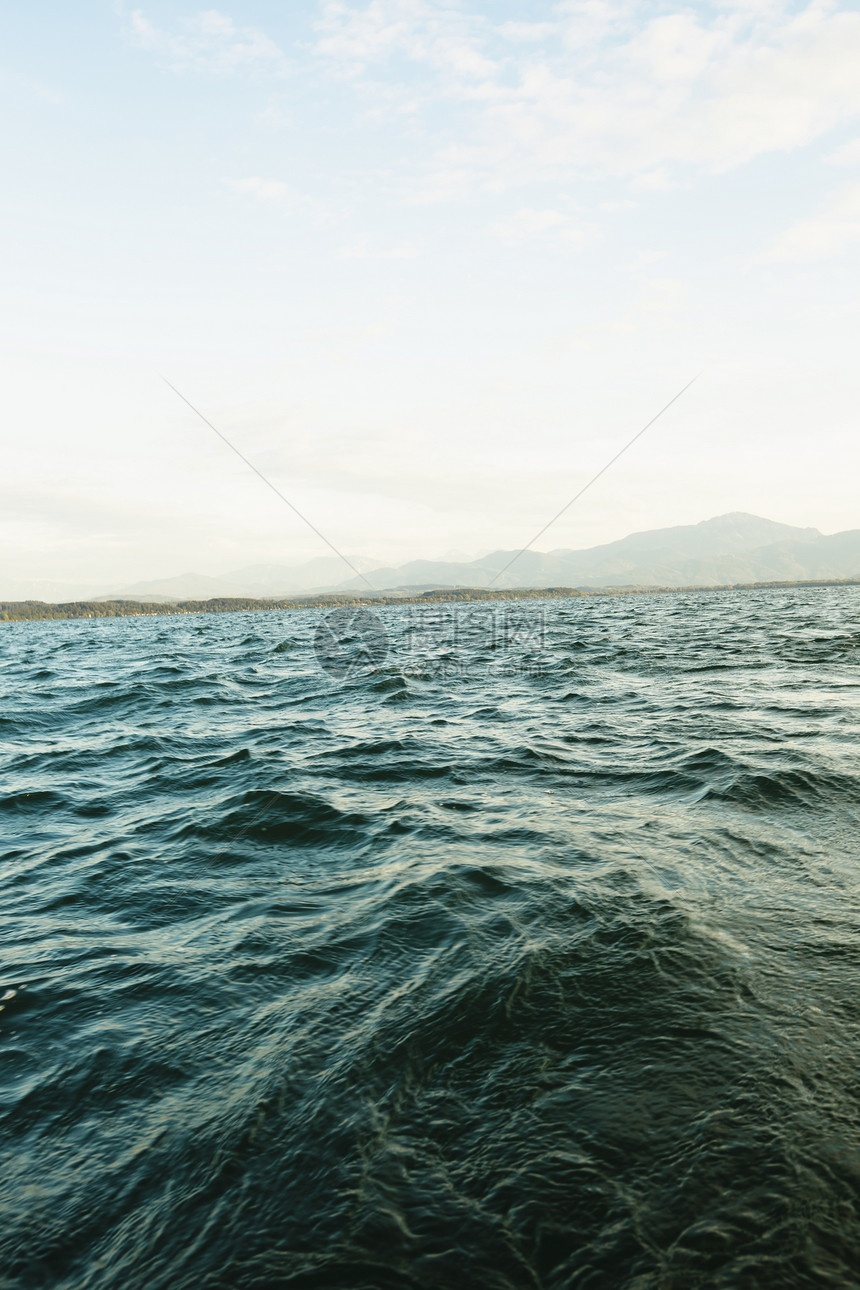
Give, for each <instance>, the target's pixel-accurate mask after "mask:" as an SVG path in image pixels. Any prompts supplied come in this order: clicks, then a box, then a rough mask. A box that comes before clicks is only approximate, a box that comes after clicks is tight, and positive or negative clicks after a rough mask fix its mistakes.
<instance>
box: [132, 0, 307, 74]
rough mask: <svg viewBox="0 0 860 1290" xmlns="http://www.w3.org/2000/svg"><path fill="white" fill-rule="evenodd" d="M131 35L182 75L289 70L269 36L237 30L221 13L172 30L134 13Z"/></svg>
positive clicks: (184, 22)
mask: <svg viewBox="0 0 860 1290" xmlns="http://www.w3.org/2000/svg"><path fill="white" fill-rule="evenodd" d="M129 34H130V37H131V40H132V41H133V43H134V44H136V45H137V46H138V47H139V48H141V49H147V50H150V51H151V52H152V53H154V54H157V55H158V56H159V57H160V58H161V59H162V60H163V61H164V62H165V63H166V64H167V65H168V66H169V67H171V68H172V69H173V70H174V71H178V72H181V71H197V72H214V73H217V74H221V75H224V74H226V75H232V74H234V73H236V72H243V71H244V72H247V71H256V72H259V71H260V70H263V69H265V70H269V71H282V70H284V68H285V62H286V60H285V58H284V54H283V52H282V50H281V49H280V48H279V46H278V45H277V44H276V43H275V42H274V41H273V40H272V39H271V38H270V37H269V36H267V35H266V34H265V33H264V32H262V31H260V30H259V29H258V28H256V27H243V26H237V24H236V23H235V22H234V21H233V19H232V18H230V17H229V16H228V15H227V14H223V13H220V12H219V11H218V10H217V9H206V10H202V11H200V12H198V13H196V14H194V15H192V16H191V17H186V18H181V19H179V20H178V22H177V23H176V25H175V27H174V28H173V29H172V30H166V29H164V28H161V27H157V26H156V25H155V24H154V23H152V22H151V21H150V20H149V19H148V18H147V17H146V15H145V14H144V13H143V11H142V10H141V9H134V10H132V13H131V15H130V19H129Z"/></svg>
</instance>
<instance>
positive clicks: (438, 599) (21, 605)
mask: <svg viewBox="0 0 860 1290" xmlns="http://www.w3.org/2000/svg"><path fill="white" fill-rule="evenodd" d="M843 586H860V578H830V579H814V580H807V581H803V582H739V583H731V584H727V585H725V586H717V587H589V588H587V589H585V588H581V587H524V588H508V589H505V590H495V589H488V588H486V587H451V588H447V589H445V590H437V591H421V592H416V593H414V594H412V595H397V594H396V593H384V592H381V593H380V594H379V595H375V594H374V595H371V594H367V595H361V596H359V595H348V594H344V595H326V596H296V597H293V598H291V599H289V600H255V599H251V598H248V599H243V598H236V597H230V596H219V597H216V598H215V599H213V600H177V601H173V602H172V603H171V602H168V603H165V604H162V603H156V602H153V601H142V600H73V601H67V602H65V603H63V604H49V603H46V602H44V601H42V600H0V622H13V623H14V622H31V621H36V620H41V619H46V618H139V617H141V616H143V615H147V614H225V613H235V612H238V611H247V610H258V609H334V608H336V607H337V606H339V605H426V604H451V603H457V602H461V601H474V600H546V599H553V600H556V599H563V598H568V597H574V596H575V597H582V596H629V595H658V594H671V593H672V592H690V591H695V592H705V591H752V590H766V589H768V588H773V589H779V588H781V587H782V588H788V587H843Z"/></svg>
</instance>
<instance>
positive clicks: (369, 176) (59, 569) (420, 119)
mask: <svg viewBox="0 0 860 1290" xmlns="http://www.w3.org/2000/svg"><path fill="white" fill-rule="evenodd" d="M0 42H2V43H0V102H2V108H3V115H4V119H5V123H6V129H5V130H4V131H3V142H2V166H3V185H2V206H0V210H2V216H0V219H2V236H3V255H2V265H3V268H2V276H3V310H2V326H3V345H2V366H3V372H2V384H3V392H4V404H5V407H4V416H3V422H4V425H5V433H4V436H3V440H4V443H3V470H2V476H0V499H2V510H0V520H2V523H0V595H6V596H13V595H21V594H38V591H39V588H40V586H41V585H42V583H41V580H49V581H51V582H58V583H68V584H69V585H70V586H72V585H74V586H75V587H76V588H77V587H82V588H86V587H88V586H92V587H93V588H94V589H100V588H102V589H103V588H111V587H119V586H121V585H127V584H128V583H131V582H134V581H137V580H139V579H142V578H154V577H162V576H168V575H171V574H177V573H181V572H184V571H186V570H192V569H193V570H196V571H198V572H201V573H219V572H222V571H225V570H228V569H231V568H237V567H239V566H241V565H243V564H248V563H252V562H257V561H261V560H264V561H290V562H292V561H299V560H304V559H308V558H311V557H313V556H316V555H325V554H327V553H328V552H327V549H326V548H325V547H323V546H322V545H321V544H320V542H319V540H318V539H317V538H316V537H315V536H314V535H313V534H312V533H310V532H309V531H308V530H307V529H305V528H304V527H303V525H302V524H301V522H300V521H299V520H298V519H296V517H295V516H294V515H293V514H292V513H291V512H290V511H288V510H287V509H286V507H284V506H283V505H282V504H281V503H280V502H279V501H278V500H277V498H275V497H274V496H273V495H272V494H271V492H270V491H269V490H268V489H266V488H265V486H264V485H263V484H261V482H260V481H259V479H257V478H256V477H255V476H254V475H253V474H252V473H251V472H250V471H249V470H248V469H247V468H246V467H245V466H244V465H243V464H242V463H241V462H240V461H239V460H238V459H237V458H236V457H235V456H233V455H232V454H231V453H230V452H229V450H228V449H227V448H226V447H225V446H224V445H223V444H222V443H221V442H220V441H219V440H218V439H217V438H216V437H215V436H214V435H213V434H212V433H211V431H209V430H207V429H206V427H205V426H204V425H202V423H201V422H200V421H198V420H197V419H196V418H195V417H194V415H193V414H192V413H191V412H190V411H189V410H188V409H187V407H185V406H184V405H183V404H182V403H181V402H180V401H179V400H178V399H177V398H176V396H175V395H174V394H173V393H172V392H171V391H170V390H169V389H168V388H167V387H166V385H165V384H164V383H163V382H162V380H161V379H160V377H161V375H162V374H163V375H164V376H165V377H167V378H168V379H169V380H170V381H171V382H173V383H174V384H175V385H176V386H177V387H178V388H179V389H180V390H181V391H182V392H183V393H184V394H185V395H186V396H187V397H188V398H189V399H190V400H191V401H192V402H193V403H194V404H195V405H196V406H197V407H199V408H200V409H201V411H202V412H204V413H205V415H206V416H207V417H209V418H210V419H211V420H212V421H213V422H214V423H215V424H216V425H217V426H218V427H219V428H220V429H221V430H222V431H223V432H224V433H225V434H227V435H228V436H229V437H230V438H231V439H232V440H233V442H234V443H236V445H237V446H238V447H239V448H240V449H241V450H242V451H243V452H244V453H245V454H246V455H247V456H248V457H249V458H250V459H251V460H252V461H254V463H255V464H256V465H257V466H258V467H259V468H260V469H261V470H262V471H263V472H265V473H266V474H267V475H268V476H269V477H270V478H271V479H272V481H273V482H274V483H275V484H276V485H277V486H278V487H279V488H280V489H282V491H283V492H285V493H286V495H287V496H288V497H290V498H291V499H292V500H293V501H294V502H295V504H296V505H297V506H298V507H299V508H300V509H302V510H303V511H304V512H305V513H306V514H307V515H308V516H309V517H310V518H311V519H312V520H313V522H314V523H315V524H316V525H317V526H318V527H319V528H320V529H321V530H322V531H323V532H325V533H326V534H327V535H328V536H329V538H330V539H331V541H332V542H334V543H335V545H337V546H338V547H340V548H341V549H343V550H345V551H346V552H348V553H350V554H360V555H365V556H372V557H377V558H379V559H383V560H387V561H391V562H398V563H399V562H402V561H405V560H407V559H411V558H414V557H417V556H428V557H435V556H441V555H444V554H446V553H448V552H450V551H452V550H456V551H462V552H465V553H467V554H477V553H478V552H479V551H483V550H488V549H491V548H495V547H509V548H513V547H518V546H521V545H522V544H523V543H524V542H525V541H527V540H528V539H529V538H530V537H531V536H532V534H533V533H534V531H535V530H536V529H538V528H539V527H540V526H541V524H543V523H544V522H545V521H546V520H547V519H548V518H549V517H550V516H551V515H552V514H554V513H555V512H556V511H557V510H558V509H559V508H560V507H561V506H562V505H563V504H564V503H565V501H567V500H568V498H569V497H570V496H572V495H573V494H574V493H575V492H576V491H577V490H578V489H579V488H580V487H582V485H583V484H584V483H585V482H586V481H587V480H588V478H589V477H590V476H591V475H593V474H594V473H595V471H597V470H598V469H599V468H600V467H601V466H602V465H603V464H604V463H605V461H606V460H607V459H608V458H609V457H610V456H611V455H612V454H613V453H614V452H616V451H617V450H618V448H620V447H621V446H622V444H623V443H624V442H625V441H626V440H627V439H629V438H630V437H631V435H633V434H634V433H635V431H636V430H638V429H639V428H640V427H641V426H642V425H643V424H644V423H645V422H646V421H647V420H648V419H649V418H650V417H651V416H653V414H654V413H655V412H656V411H657V410H658V409H659V408H660V407H661V406H662V405H663V404H665V403H666V402H667V401H668V400H669V399H670V398H671V397H672V395H673V394H675V393H676V392H677V391H678V389H680V387H681V386H682V385H684V384H685V383H686V382H687V381H688V380H689V379H690V377H691V376H693V375H695V374H696V372H698V371H700V370H701V371H702V373H703V374H702V376H701V378H700V379H699V381H698V382H697V383H696V385H694V387H693V388H692V389H691V390H690V391H689V392H688V393H687V394H686V395H685V396H684V397H683V399H682V400H680V401H679V402H678V403H677V404H676V405H675V406H674V407H673V408H672V409H671V410H670V411H669V412H668V413H667V414H666V416H665V417H664V418H663V419H662V420H661V421H660V422H658V424H657V425H656V426H654V427H653V429H651V430H650V431H649V432H648V434H647V435H646V436H644V437H643V439H642V440H641V441H640V442H639V443H637V444H636V446H635V447H634V448H633V449H631V451H630V453H629V454H627V455H626V456H625V458H624V459H623V460H622V461H621V462H619V463H618V464H617V465H616V466H614V467H613V468H612V470H611V471H609V472H608V473H607V474H606V475H605V476H604V477H603V478H602V479H601V480H600V481H599V482H598V483H597V484H596V485H595V486H594V488H593V489H591V490H590V491H589V492H588V493H587V494H586V496H585V497H584V498H583V499H582V501H581V502H580V503H578V504H577V506H575V507H574V508H573V509H572V510H571V511H570V512H569V513H568V514H567V515H566V516H565V517H564V519H563V520H562V521H560V522H559V523H558V524H557V525H556V526H555V528H553V529H552V530H550V532H549V533H547V534H546V535H545V537H544V538H542V539H541V541H540V543H539V544H538V545H539V548H540V549H542V550H549V549H552V548H556V547H577V546H584V545H591V544H593V543H596V542H601V541H609V540H612V539H614V538H617V537H621V536H623V535H624V534H626V533H628V532H630V531H632V530H635V529H643V528H652V527H658V526H664V525H668V524H675V523H691V522H695V521H698V520H701V519H705V518H707V517H709V516H712V515H716V514H719V513H722V512H725V511H731V510H747V511H753V512H755V513H758V514H762V515H767V516H769V517H771V518H773V519H778V520H782V521H785V522H787V523H794V524H800V525H815V526H816V527H819V528H821V529H822V530H824V531H825V532H831V531H834V530H837V529H843V528H856V527H860V512H858V504H857V477H858V468H860V442H858V403H859V402H860V400H858V396H860V363H858V360H857V347H858V345H857V342H858V316H860V297H858V292H857V270H858V261H860V75H858V67H860V6H858V5H857V4H851V5H848V4H837V3H811V4H804V3H800V4H786V3H779V2H778V0H772V2H771V0H762V2H761V3H758V2H756V0H752V2H750V0H744V3H742V4H735V3H713V4H691V5H686V6H681V5H680V4H678V3H673V2H672V0H667V3H655V4H652V3H647V2H646V3H635V4H634V3H627V2H621V0H564V2H563V3H543V2H542V0H533V3H531V4H528V5H524V4H520V5H514V4H511V3H507V2H506V0H498V2H497V3H487V2H484V3H477V2H476V0H463V2H462V3H436V2H435V0H371V2H370V3H367V2H366V0H356V2H354V3H353V2H351V0H344V2H342V3H341V2H340V0H322V2H320V3H310V2H307V3H304V2H302V0H298V2H297V3H293V4H291V5H289V6H288V5H284V4H282V3H281V4H275V3H272V2H271V0H236V2H235V3H228V2H227V0H225V3H224V4H223V6H219V7H218V8H201V7H197V6H195V5H186V4H182V3H171V4H167V3H164V2H162V0H152V3H149V2H148V0H144V2H143V3H142V5H141V6H140V7H135V6H134V5H131V4H128V5H126V4H117V3H97V2H89V3H88V2H86V0H84V2H82V3H77V4H75V5H68V4H60V3H57V2H56V0H53V2H45V3H40V2H39V0H36V2H35V3H33V4H31V5H28V6H22V5H18V6H6V7H5V9H4V12H3V14H2V17H0Z"/></svg>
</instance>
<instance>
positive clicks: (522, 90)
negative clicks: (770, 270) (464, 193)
mask: <svg viewBox="0 0 860 1290" xmlns="http://www.w3.org/2000/svg"><path fill="white" fill-rule="evenodd" d="M550 15H551V20H549V21H546V22H538V23H526V24H523V23H510V22H508V23H502V24H495V23H493V22H492V21H491V19H490V18H489V17H488V16H487V15H486V14H485V13H482V12H479V11H477V10H473V11H471V12H470V11H467V10H464V9H460V8H454V7H453V6H450V5H447V4H433V3H427V2H426V0H371V3H370V4H367V5H353V6H350V5H346V4H343V3H340V0H338V2H336V3H328V4H325V5H324V6H323V16H322V20H321V24H320V29H321V35H320V39H319V41H318V45H317V51H318V53H319V54H320V55H321V56H322V57H323V58H325V59H328V60H330V62H331V63H332V64H334V65H335V66H336V67H337V68H338V69H339V70H340V72H341V73H342V74H344V75H347V76H349V77H351V78H352V79H353V81H354V82H355V83H356V84H357V85H358V86H360V87H361V89H362V90H363V92H364V93H365V94H367V95H370V96H372V95H373V93H374V91H375V89H377V88H378V87H379V86H380V85H381V83H382V81H383V80H384V86H385V88H384V98H385V100H386V102H387V103H388V105H389V107H390V108H391V109H392V110H399V109H400V108H401V107H402V100H405V99H409V100H410V101H411V102H413V104H417V105H418V106H419V107H420V106H421V105H422V103H423V105H424V107H425V108H427V105H428V104H430V103H431V102H435V101H436V100H437V99H438V98H439V97H442V98H445V99H447V100H448V101H449V102H453V103H456V104H458V105H459V112H458V114H457V117H456V131H455V132H454V133H455V134H456V137H457V142H456V143H453V144H451V145H449V146H447V147H444V146H443V147H442V148H440V149H438V150H437V152H436V155H435V157H434V158H433V165H432V176H431V178H430V180H429V186H428V192H429V191H430V190H432V189H435V190H436V192H437V193H440V194H444V195H453V193H454V192H455V191H456V190H468V189H469V188H470V187H472V186H473V185H474V184H475V183H476V182H478V183H482V184H484V185H486V186H490V187H493V188H509V187H512V186H515V185H516V184H521V183H528V182H532V181H536V180H546V179H548V178H553V177H558V176H559V175H562V174H571V173H574V172H591V173H597V174H603V175H614V176H626V177H641V176H643V175H645V176H647V175H649V174H650V175H652V176H655V177H656V179H657V181H658V182H661V181H662V182H666V181H668V180H669V178H671V177H672V176H676V175H677V174H678V173H679V172H683V171H684V170H686V169H689V168H696V169H699V170H706V171H711V172H720V171H725V170H728V169H731V168H733V167H737V166H741V165H743V164H744V163H746V162H748V161H750V160H752V159H753V158H755V157H758V156H761V155H762V154H765V153H768V152H776V151H786V150H790V149H793V148H798V147H801V146H803V145H804V144H807V143H810V142H811V141H813V140H814V139H816V138H818V137H819V136H821V135H822V134H824V133H825V132H826V131H828V130H830V129H832V128H833V127H834V126H836V125H838V124H840V123H843V122H846V121H849V120H853V119H855V118H856V117H857V116H858V115H860V77H858V76H857V67H858V65H860V13H858V12H856V11H848V10H839V9H837V8H836V7H835V6H833V5H830V4H822V3H818V2H817V0H813V3H810V4H808V5H806V6H805V7H803V8H801V9H799V10H798V9H797V8H796V7H795V6H791V5H788V4H784V3H783V4H762V5H749V4H744V5H736V4H730V5H721V6H718V7H717V8H716V9H714V10H711V11H710V12H709V13H700V14H696V13H693V12H690V11H689V10H683V11H682V10H679V11H677V12H675V13H666V12H659V11H657V10H656V8H655V7H654V6H647V5H636V6H633V5H630V4H626V3H599V2H596V0H584V2H580V0H574V2H573V3H565V4H562V5H558V6H556V7H555V8H554V9H552V10H551V11H550ZM416 70H420V71H421V72H422V73H423V74H424V76H425V77H427V78H428V81H429V83H428V84H426V85H423V86H422V84H421V82H420V80H419V84H418V87H417V88H416ZM394 85H397V86H399V89H400V96H401V101H400V102H398V99H397V97H396V95H394V94H393V92H392V87H393V86H394ZM439 132H440V133H443V132H444V131H443V128H441V127H440V131H439Z"/></svg>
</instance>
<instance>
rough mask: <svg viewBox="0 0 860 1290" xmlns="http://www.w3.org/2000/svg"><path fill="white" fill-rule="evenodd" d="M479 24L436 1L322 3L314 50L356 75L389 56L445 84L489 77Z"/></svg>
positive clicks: (492, 67)
mask: <svg viewBox="0 0 860 1290" xmlns="http://www.w3.org/2000/svg"><path fill="white" fill-rule="evenodd" d="M485 26H486V23H485V20H484V19H483V18H482V17H481V16H480V15H477V14H471V15H470V14H468V13H467V12H465V11H464V10H462V9H459V8H456V7H454V6H453V5H451V4H448V3H444V2H443V3H438V2H437V0H370V3H369V4H366V5H364V6H363V7H353V8H350V6H349V5H347V4H344V3H342V0H328V2H327V3H325V4H324V5H323V12H322V19H321V22H320V24H319V27H320V31H321V33H322V34H321V37H320V40H319V43H318V46H317V48H318V51H319V53H321V54H323V55H324V56H325V57H326V58H329V59H331V60H333V61H334V62H336V63H340V64H342V65H344V66H345V67H346V69H347V70H352V71H353V72H358V71H360V70H362V69H363V68H365V67H367V66H369V65H370V64H373V63H381V62H387V61H389V60H391V59H393V58H395V57H401V58H406V59H409V60H410V61H412V62H413V63H419V64H424V65H426V66H427V67H429V68H432V69H433V70H435V71H436V72H438V73H440V74H441V75H442V76H443V78H444V79H445V80H447V81H452V82H458V81H468V82H471V81H474V80H476V79H477V80H481V79H483V78H486V77H489V76H492V75H493V74H494V72H495V64H494V62H493V61H492V59H490V58H488V57H487V56H486V55H484V54H483V53H482V52H481V49H480V44H481V39H482V30H483V28H484V27H485Z"/></svg>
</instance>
